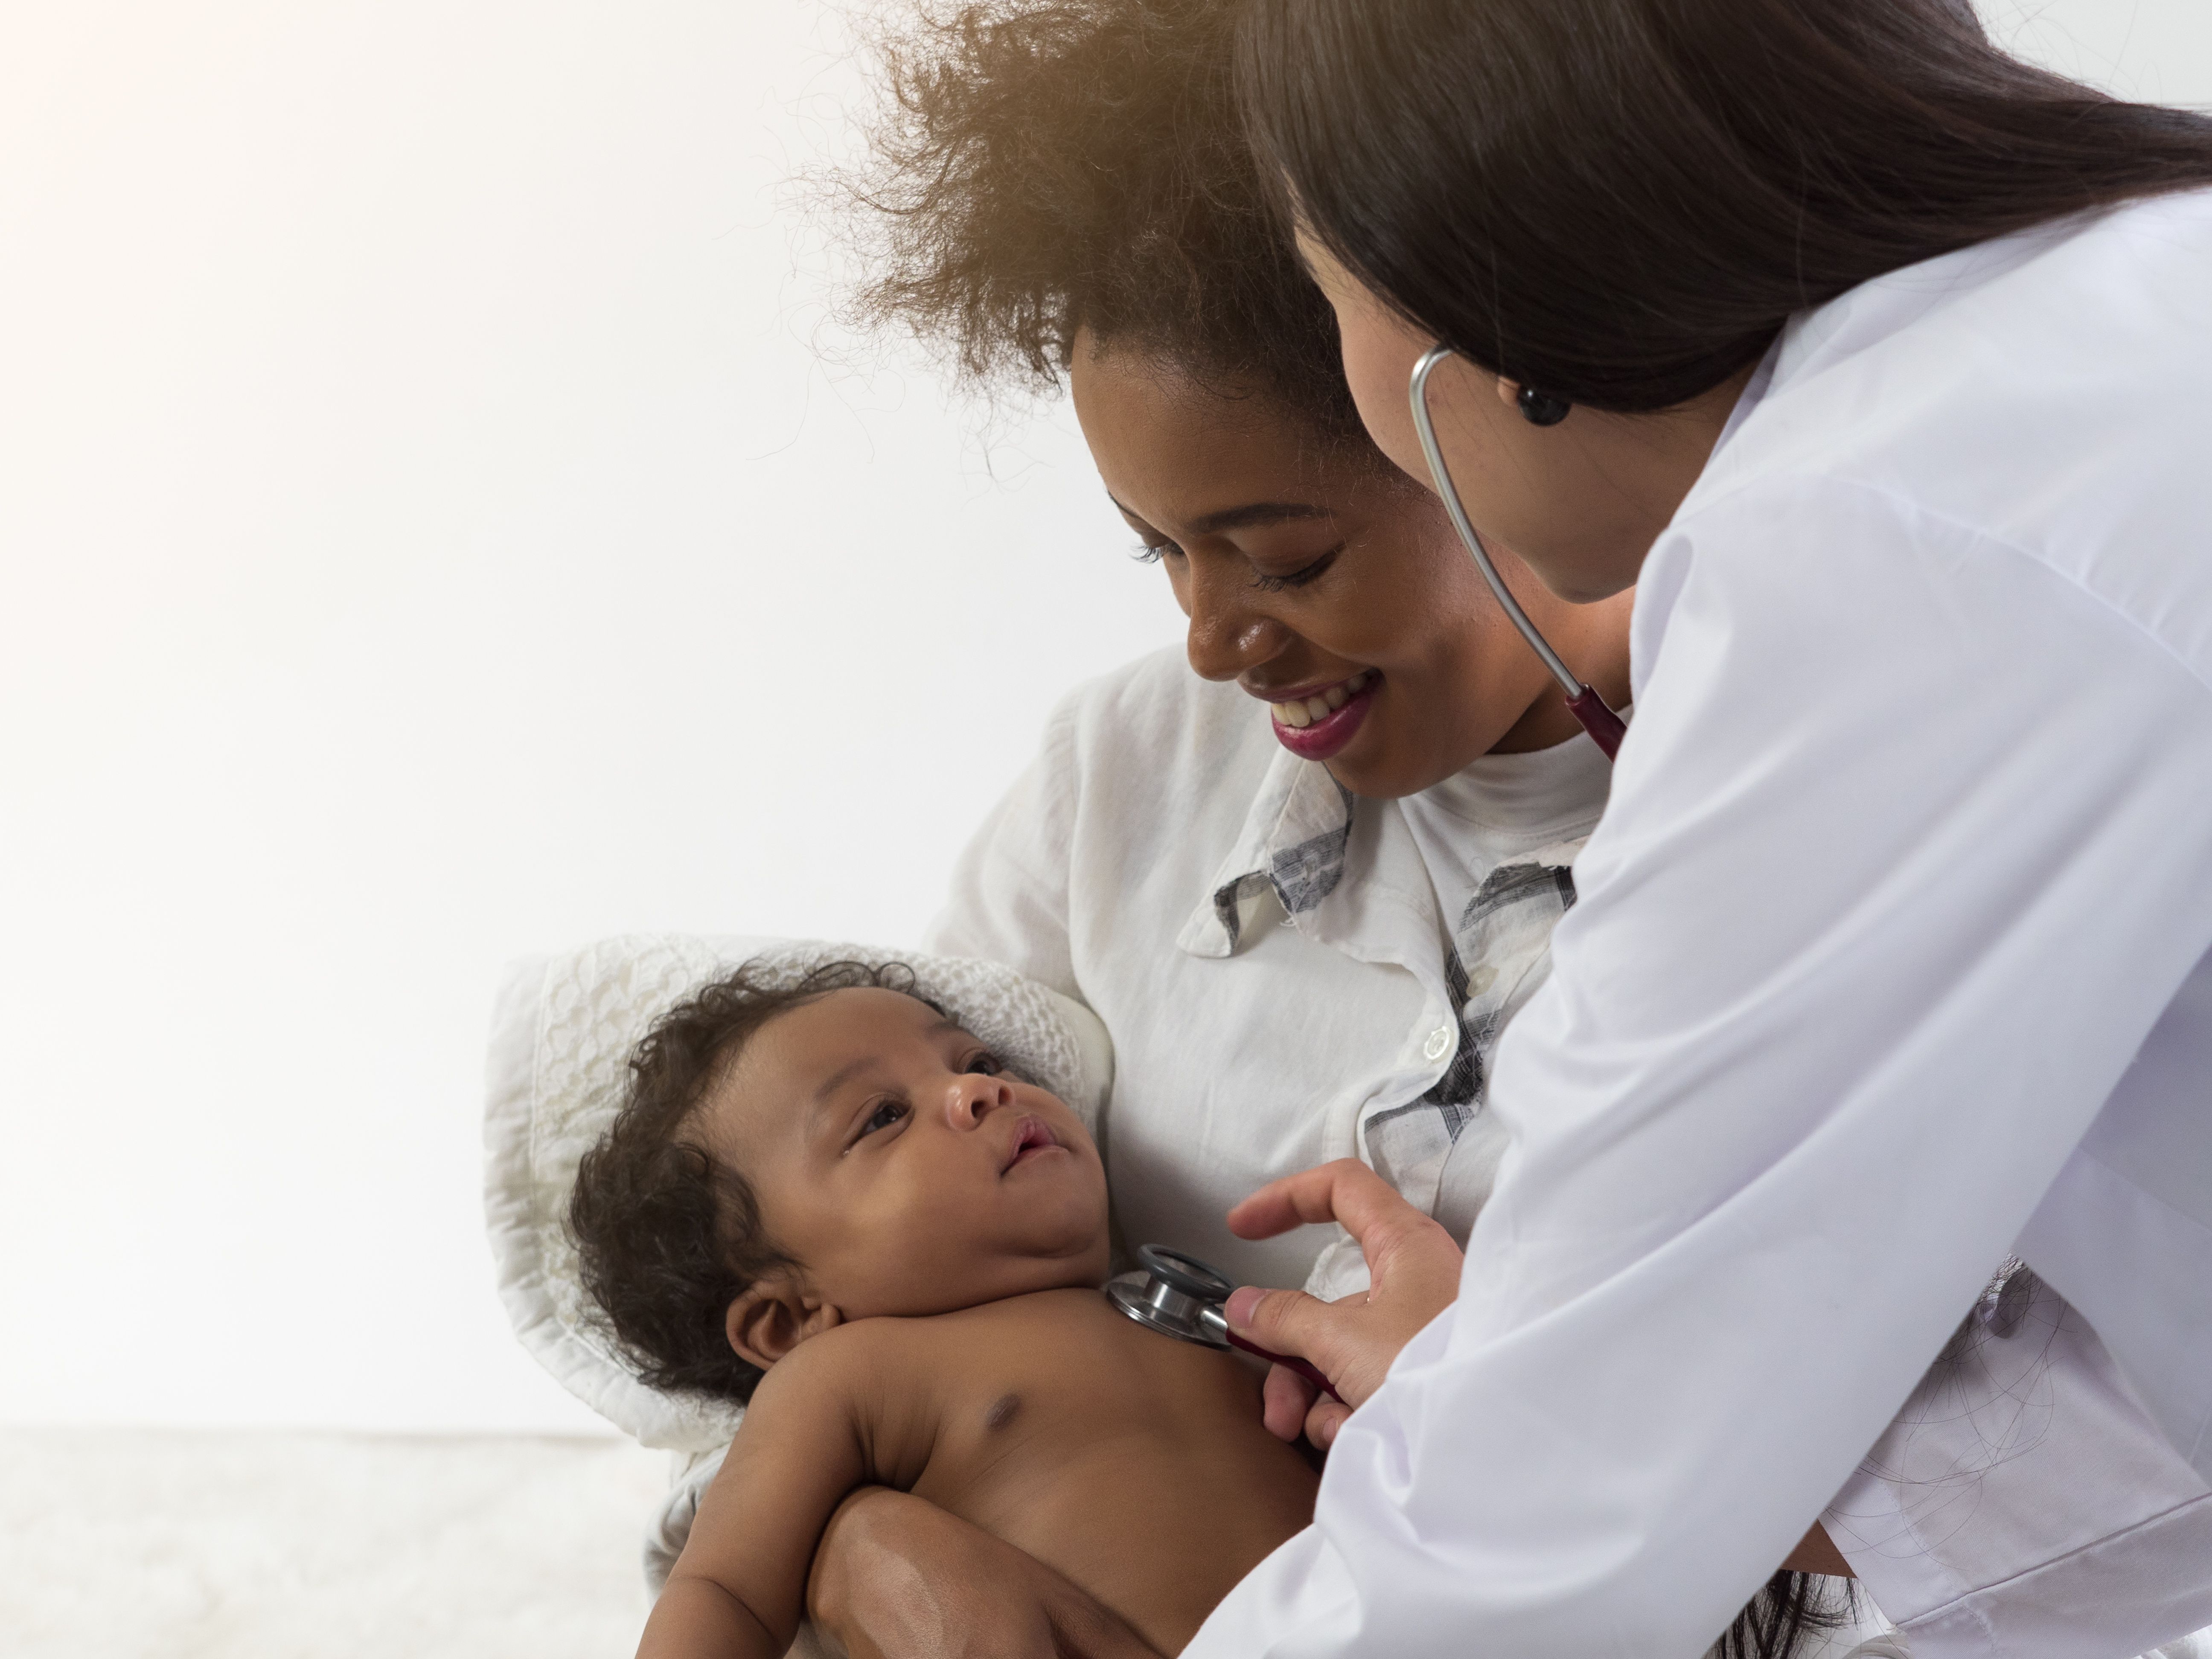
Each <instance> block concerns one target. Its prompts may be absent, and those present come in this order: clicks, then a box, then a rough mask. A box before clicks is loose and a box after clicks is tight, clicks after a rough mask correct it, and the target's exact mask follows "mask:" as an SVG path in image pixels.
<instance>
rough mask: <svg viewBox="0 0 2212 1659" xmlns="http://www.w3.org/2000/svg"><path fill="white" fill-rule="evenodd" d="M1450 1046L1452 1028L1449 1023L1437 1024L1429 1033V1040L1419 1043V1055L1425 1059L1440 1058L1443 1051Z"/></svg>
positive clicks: (1442, 1055)
mask: <svg viewBox="0 0 2212 1659" xmlns="http://www.w3.org/2000/svg"><path fill="white" fill-rule="evenodd" d="M1451 1046H1452V1028H1451V1027H1450V1026H1449V1025H1439V1026H1437V1029H1436V1030H1433V1031H1431V1032H1430V1033H1429V1040H1428V1041H1427V1042H1424V1043H1423V1044H1422V1045H1421V1056H1422V1058H1423V1059H1425V1060H1442V1059H1443V1057H1444V1051H1445V1050H1446V1049H1448V1048H1450V1047H1451Z"/></svg>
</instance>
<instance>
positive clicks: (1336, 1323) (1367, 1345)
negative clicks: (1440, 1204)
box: [1222, 1285, 1426, 1406]
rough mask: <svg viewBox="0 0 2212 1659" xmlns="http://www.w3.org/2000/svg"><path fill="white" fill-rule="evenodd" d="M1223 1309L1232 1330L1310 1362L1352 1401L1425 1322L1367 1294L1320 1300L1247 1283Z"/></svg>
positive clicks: (1378, 1380)
mask: <svg viewBox="0 0 2212 1659" xmlns="http://www.w3.org/2000/svg"><path fill="white" fill-rule="evenodd" d="M1222 1311H1223V1313H1224V1314H1225V1316H1227V1318H1228V1321H1229V1326H1230V1328H1231V1330H1233V1331H1234V1332H1236V1333H1237V1335H1239V1336H1241V1337H1243V1338H1245V1339H1246V1340H1249V1341H1250V1342H1252V1343H1254V1344H1255V1345H1256V1346H1260V1347H1261V1348H1264V1349H1266V1350H1267V1352H1270V1353H1278V1354H1288V1355H1291V1356H1294V1357H1296V1358H1300V1359H1304V1360H1309V1361H1310V1362H1311V1363H1312V1364H1314V1365H1315V1366H1316V1367H1317V1368H1318V1369H1319V1370H1320V1371H1321V1373H1322V1376H1326V1377H1328V1381H1329V1386H1330V1387H1331V1388H1333V1389H1335V1390H1336V1391H1337V1393H1338V1394H1339V1395H1342V1396H1343V1398H1344V1401H1345V1403H1346V1404H1347V1405H1351V1406H1357V1405H1358V1404H1359V1403H1360V1402H1361V1401H1364V1400H1365V1399H1366V1398H1367V1396H1368V1395H1370V1394H1373V1393H1374V1392H1375V1390H1376V1389H1378V1388H1380V1387H1381V1386H1382V1385H1383V1376H1384V1374H1385V1373H1386V1372H1388V1371H1389V1369H1390V1362H1391V1361H1392V1360H1394V1359H1395V1358H1397V1357H1398V1350H1399V1349H1401V1348H1402V1347H1404V1346H1406V1343H1407V1340H1410V1339H1411V1338H1412V1336H1413V1333H1414V1332H1415V1331H1417V1330H1419V1328H1420V1326H1421V1324H1424V1323H1426V1321H1425V1320H1424V1321H1421V1322H1418V1323H1414V1324H1411V1325H1407V1324H1406V1322H1405V1320H1404V1318H1403V1317H1402V1316H1401V1310H1400V1308H1399V1307H1398V1306H1396V1305H1395V1304H1378V1303H1376V1302H1375V1301H1374V1300H1372V1299H1371V1298H1370V1297H1346V1299H1345V1300H1344V1301H1342V1302H1322V1301H1317V1300H1316V1299H1315V1298H1314V1297H1310V1296H1308V1295H1307V1294H1306V1293H1305V1292H1304V1291H1263V1290H1256V1289H1254V1288H1253V1287H1251V1286H1249V1285H1246V1286H1243V1287H1241V1288H1240V1289H1238V1290H1237V1291H1236V1292H1235V1293H1234V1294H1233V1295H1231V1297H1230V1298H1229V1300H1228V1303H1227V1304H1225V1306H1224V1308H1223V1310H1222ZM1401 1327H1403V1328H1401Z"/></svg>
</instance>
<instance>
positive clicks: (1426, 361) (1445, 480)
mask: <svg viewBox="0 0 2212 1659" xmlns="http://www.w3.org/2000/svg"><path fill="white" fill-rule="evenodd" d="M1455 355H1456V354H1455V353H1454V352H1453V350H1452V349H1451V348H1450V347H1449V346H1448V345H1437V346H1432V347H1431V348H1430V349H1428V350H1427V351H1426V352H1425V353H1423V354H1422V356H1421V360H1420V362H1417V363H1415V364H1414V365H1413V377H1412V379H1411V380H1409V381H1408V382H1407V387H1406V396H1407V401H1408V402H1409V403H1411V404H1412V405H1413V430H1414V431H1415V432H1416V433H1417V434H1419V436H1420V440H1421V454H1422V456H1423V457H1424V458H1425V459H1426V460H1427V462H1428V464H1429V477H1430V478H1431V480H1432V481H1433V482H1434V483H1435V484H1436V487H1437V497H1438V499H1440V500H1441V501H1443V504H1444V512H1445V513H1447V514H1448V515H1449V517H1450V519H1451V522H1452V528H1453V529H1454V530H1455V531H1457V532H1459V539H1460V543H1461V544H1462V546H1464V547H1465V548H1466V549H1467V550H1468V553H1469V554H1470V555H1471V556H1473V557H1474V568H1476V569H1478V570H1480V572H1481V573H1482V579H1483V580H1484V581H1486V582H1487V583H1489V584H1490V591H1491V592H1492V594H1494V595H1496V597H1497V599H1498V604H1499V605H1501V606H1502V607H1503V608H1504V611H1505V615H1506V617H1507V618H1508V619H1509V620H1510V621H1511V623H1513V626H1514V627H1515V628H1516V629H1518V630H1519V631H1520V635H1521V637H1522V639H1524V640H1526V641H1528V647H1529V649H1531V650H1532V651H1534V653H1536V655H1537V656H1538V657H1539V658H1541V659H1542V661H1543V664H1544V666H1545V667H1546V668H1547V669H1549V670H1550V671H1551V673H1552V678H1553V679H1555V680H1557V681H1558V682H1559V689H1560V690H1563V691H1565V693H1566V696H1567V707H1568V708H1570V709H1571V710H1573V711H1574V716H1575V718H1576V719H1577V720H1579V721H1581V722H1582V726H1583V731H1585V732H1589V734H1590V740H1591V741H1592V742H1593V743H1595V744H1597V746H1598V747H1599V748H1600V749H1601V750H1604V751H1605V757H1606V758H1607V760H1611V759H1613V757H1614V756H1615V755H1617V754H1619V753H1620V740H1621V738H1623V737H1624V736H1625V735H1626V733H1627V731H1628V728H1627V726H1625V725H1623V724H1622V722H1621V719H1620V715H1618V714H1614V713H1613V710H1612V709H1610V708H1607V707H1606V702H1605V699H1604V698H1603V697H1601V696H1598V694H1597V689H1596V688H1595V686H1590V685H1586V684H1583V680H1582V678H1581V677H1580V676H1579V675H1577V673H1576V672H1575V671H1574V670H1573V669H1571V668H1570V667H1568V666H1567V665H1566V663H1565V659H1562V658H1561V657H1560V655H1559V653H1558V652H1556V651H1554V650H1553V649H1552V642H1551V641H1549V640H1547V639H1546V638H1545V637H1544V635H1543V633H1542V631H1541V629H1538V628H1537V626H1536V624H1535V623H1533V622H1531V621H1529V619H1528V612H1527V611H1523V610H1522V608H1521V601H1520V600H1518V599H1515V598H1514V597H1513V592H1512V590H1511V589H1510V588H1509V587H1507V586H1505V579H1504V577H1503V576H1501V575H1499V574H1498V567H1497V566H1496V565H1494V564H1492V562H1490V554H1489V551H1488V550H1486V548H1485V547H1484V546H1483V544H1482V538H1481V537H1480V536H1478V535H1476V534H1475V533H1474V524H1473V523H1472V522H1471V521H1470V520H1468V516H1467V508H1466V507H1465V506H1463V505H1462V503H1461V501H1460V498H1459V489H1458V486H1457V485H1455V484H1454V483H1452V476H1451V468H1450V467H1449V465H1446V464H1445V462H1444V452H1443V447H1442V446H1440V445H1439V444H1438V443H1437V428H1436V422H1434V421H1432V420H1431V418H1430V416H1429V376H1430V375H1431V374H1433V373H1434V372H1435V370H1436V367H1437V364H1438V363H1441V362H1443V360H1444V359H1445V358H1447V357H1449V356H1455Z"/></svg>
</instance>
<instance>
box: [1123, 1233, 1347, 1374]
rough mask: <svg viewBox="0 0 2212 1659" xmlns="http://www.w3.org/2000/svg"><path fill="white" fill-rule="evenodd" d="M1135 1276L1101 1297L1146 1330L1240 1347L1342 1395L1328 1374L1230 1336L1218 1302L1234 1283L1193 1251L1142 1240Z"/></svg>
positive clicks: (1204, 1343)
mask: <svg viewBox="0 0 2212 1659" xmlns="http://www.w3.org/2000/svg"><path fill="white" fill-rule="evenodd" d="M1137 1261H1138V1262H1139V1265H1140V1266H1141V1267H1143V1269H1144V1271H1143V1273H1141V1274H1138V1273H1125V1274H1123V1275H1122V1276H1121V1278H1119V1279H1115V1280H1114V1281H1113V1282H1112V1283H1111V1284H1109V1285H1107V1286H1106V1299H1107V1300H1108V1301H1109V1302H1111V1303H1112V1304H1114V1305H1115V1307H1117V1308H1119V1309H1120V1310H1121V1311H1122V1312H1123V1313H1125V1314H1127V1315H1128V1316H1129V1317H1130V1318H1132V1319H1133V1320H1135V1321H1136V1322H1138V1323H1139V1325H1142V1326H1143V1327H1144V1328H1146V1330H1148V1331H1158V1333H1159V1334H1161V1335H1162V1336H1171V1337H1173V1338H1175V1339H1176V1341H1178V1342H1195V1343H1196V1344H1198V1346H1200V1347H1201V1348H1240V1349H1242V1350H1243V1352H1246V1353H1249V1354H1253V1355H1255V1356H1256V1357H1258V1358H1261V1359H1265V1360H1267V1361H1268V1362H1269V1363H1271V1364H1277V1365H1287V1366H1288V1367H1289V1368H1290V1369H1291V1370H1294V1371H1296V1372H1297V1374H1298V1375H1299V1376H1303V1377H1304V1378H1305V1379H1306V1381H1307V1382H1309V1383H1312V1384H1313V1385H1314V1386H1315V1387H1316V1388H1317V1389H1320V1390H1321V1391H1322V1393H1323V1394H1326V1395H1328V1397H1329V1398H1330V1399H1332V1400H1340V1399H1342V1398H1343V1396H1342V1395H1340V1394H1338V1393H1337V1391H1336V1390H1335V1389H1333V1388H1331V1387H1330V1386H1329V1381H1328V1377H1326V1376H1322V1373H1321V1372H1320V1370H1317V1369H1316V1367H1314V1366H1312V1365H1310V1364H1307V1363H1306V1362H1305V1361H1304V1360H1303V1359H1293V1358H1291V1357H1290V1356H1289V1355H1288V1354H1279V1353H1271V1352H1268V1351H1267V1349H1265V1348H1263V1347H1261V1346H1260V1345H1259V1344H1258V1343H1256V1342H1248V1341H1246V1340H1244V1339H1243V1337H1241V1336H1235V1335H1232V1334H1231V1333H1230V1329H1229V1316H1228V1315H1227V1314H1225V1313H1224V1312H1223V1311H1222V1305H1221V1304H1223V1303H1225V1302H1226V1301H1228V1300H1229V1293H1230V1292H1231V1291H1233V1290H1235V1289H1236V1288H1237V1287H1236V1285H1232V1284H1231V1283H1230V1282H1229V1280H1228V1279H1225V1278H1223V1277H1222V1276H1221V1275H1220V1274H1219V1273H1216V1272H1215V1271H1214V1270H1213V1269H1212V1268H1211V1267H1207V1266H1206V1263H1204V1262H1203V1261H1200V1260H1199V1259H1198V1258H1197V1257H1196V1256H1194V1255H1184V1254H1183V1253H1182V1251H1181V1250H1171V1249H1168V1248H1167V1247H1166V1246H1165V1245H1164V1244H1146V1245H1143V1246H1140V1247H1139V1249H1138V1251H1137Z"/></svg>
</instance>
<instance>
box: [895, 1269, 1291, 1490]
mask: <svg viewBox="0 0 2212 1659" xmlns="http://www.w3.org/2000/svg"><path fill="white" fill-rule="evenodd" d="M975 1311H976V1314H978V1315H985V1314H987V1315H988V1316H987V1317H972V1318H971V1317H970V1316H961V1317H960V1318H959V1319H958V1320H946V1321H945V1322H943V1324H944V1326H945V1330H944V1331H943V1332H942V1333H941V1334H942V1336H943V1338H944V1339H945V1352H944V1354H943V1358H942V1363H941V1364H939V1365H938V1366H935V1367H933V1393H934V1395H935V1396H936V1400H935V1409H934V1411H933V1419H934V1432H933V1437H932V1440H931V1444H930V1447H929V1451H928V1455H927V1465H926V1468H924V1469H923V1470H922V1472H921V1479H920V1480H918V1481H917V1482H916V1484H915V1491H916V1492H921V1493H922V1495H924V1496H933V1495H934V1496H936V1498H937V1499H938V1501H939V1502H946V1501H947V1500H950V1499H952V1498H955V1497H956V1495H957V1496H960V1497H964V1498H967V1499H969V1501H974V1502H978V1503H981V1502H984V1501H986V1500H987V1498H988V1497H989V1496H991V1495H992V1494H994V1493H998V1492H1004V1491H1011V1490H1018V1489H1023V1488H1026V1487H1029V1486H1033V1485H1035V1484H1037V1483H1040V1482H1044V1481H1048V1480H1056V1479H1060V1478H1063V1477H1064V1476H1065V1474H1066V1472H1067V1471H1068V1470H1069V1469H1070V1468H1079V1467H1087V1466H1090V1465H1091V1464H1093V1463H1095V1462H1098V1461H1100V1460H1102V1459H1105V1460H1118V1461H1119V1462H1121V1463H1122V1464H1123V1465H1124V1466H1125V1467H1127V1468H1130V1469H1131V1470H1132V1472H1133V1473H1134V1472H1135V1471H1138V1470H1143V1471H1146V1474H1145V1475H1144V1476H1143V1477H1142V1478H1149V1479H1152V1480H1160V1479H1163V1478H1164V1476H1163V1474H1162V1469H1163V1468H1179V1467H1181V1466H1182V1464H1183V1463H1186V1462H1188V1461H1189V1459H1190V1458H1191V1456H1192V1455H1193V1453H1194V1448H1205V1449H1211V1450H1210V1452H1201V1453H1200V1461H1201V1462H1211V1461H1213V1457H1214V1456H1217V1455H1218V1454H1219V1451H1220V1449H1221V1448H1222V1445H1223V1443H1229V1444H1231V1445H1241V1444H1246V1443H1249V1437H1250V1436H1251V1435H1252V1433H1253V1432H1254V1431H1258V1432H1259V1433H1260V1434H1261V1436H1263V1437H1264V1435H1265V1431H1264V1430H1261V1429H1260V1428H1259V1414H1260V1395H1259V1383H1258V1379H1257V1376H1255V1373H1254V1372H1253V1371H1252V1370H1250V1369H1249V1368H1248V1367H1246V1366H1244V1365H1243V1364H1241V1363H1240V1362H1238V1361H1237V1359H1235V1358H1233V1357H1232V1356H1231V1355H1228V1354H1225V1353H1222V1352H1217V1351H1215V1350H1212V1349H1208V1348H1200V1347H1197V1346H1193V1345H1191V1344H1188V1343H1183V1342H1177V1341H1176V1340H1174V1339H1172V1338H1170V1337H1164V1336H1161V1335H1158V1334H1156V1333H1154V1332H1151V1331H1148V1330H1146V1329H1145V1328H1143V1327H1142V1326H1140V1325H1138V1324H1136V1323H1134V1322H1133V1321H1131V1320H1129V1319H1127V1318H1126V1317H1125V1316H1122V1315H1121V1314H1119V1313H1118V1312H1116V1311H1115V1310H1114V1309H1113V1308H1112V1307H1111V1306H1110V1304H1108V1303H1107V1301H1106V1299H1105V1297H1103V1296H1102V1295H1099V1294H1097V1292H1095V1291H1054V1292H1050V1293H1048V1294H1046V1295H1042V1296H1033V1297H1022V1298H1020V1299H1019V1300H1018V1301H1016V1302H1010V1303H1003V1304H996V1305H994V1307H993V1308H991V1309H989V1310H975ZM1261 1450H1263V1451H1264V1450H1265V1447H1264V1445H1263V1446H1261ZM1169 1478H1171V1477H1169ZM926 1489H933V1491H931V1490H926ZM948 1506H950V1505H949V1504H948Z"/></svg>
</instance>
